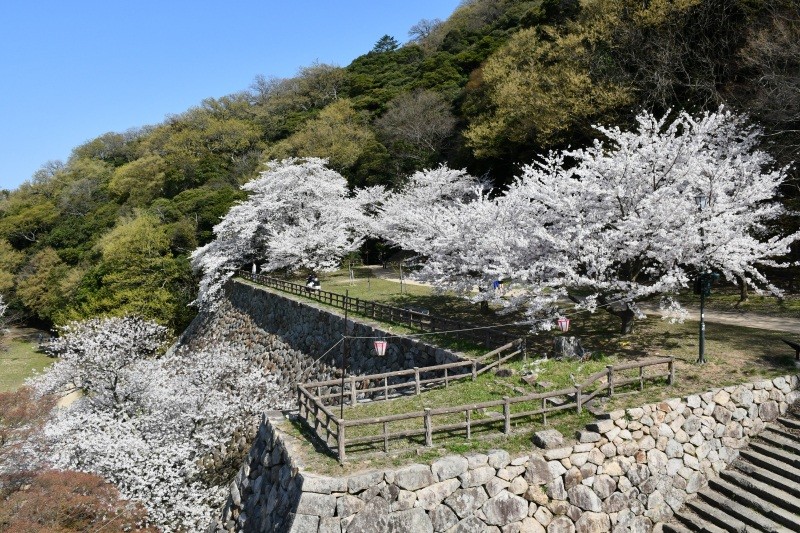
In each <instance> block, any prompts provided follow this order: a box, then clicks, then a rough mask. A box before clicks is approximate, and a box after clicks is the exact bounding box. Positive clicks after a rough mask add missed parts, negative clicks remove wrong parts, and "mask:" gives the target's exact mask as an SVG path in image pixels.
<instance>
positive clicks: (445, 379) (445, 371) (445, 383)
mask: <svg viewBox="0 0 800 533" xmlns="http://www.w3.org/2000/svg"><path fill="white" fill-rule="evenodd" d="M444 388H445V389H446V388H447V369H446V368H445V369H444Z"/></svg>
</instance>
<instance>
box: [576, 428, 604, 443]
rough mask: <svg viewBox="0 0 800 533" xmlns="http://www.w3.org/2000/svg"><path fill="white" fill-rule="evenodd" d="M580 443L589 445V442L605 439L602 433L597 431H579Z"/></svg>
mask: <svg viewBox="0 0 800 533" xmlns="http://www.w3.org/2000/svg"><path fill="white" fill-rule="evenodd" d="M577 435H578V442H581V443H588V442H597V441H599V440H600V439H602V438H603V437H602V436H601V435H600V433H597V432H595V431H578V434H577Z"/></svg>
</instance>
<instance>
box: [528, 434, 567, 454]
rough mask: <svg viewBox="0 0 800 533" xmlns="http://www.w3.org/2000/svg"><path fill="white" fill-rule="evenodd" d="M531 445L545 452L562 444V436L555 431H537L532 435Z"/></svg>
mask: <svg viewBox="0 0 800 533" xmlns="http://www.w3.org/2000/svg"><path fill="white" fill-rule="evenodd" d="M533 443H534V444H535V445H536V446H538V447H539V448H544V449H546V450H549V449H551V448H558V447H559V446H561V445H562V444H563V443H564V435H562V434H561V432H560V431H558V430H555V429H546V430H543V431H537V432H535V433H534V434H533Z"/></svg>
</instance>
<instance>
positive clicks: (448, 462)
mask: <svg viewBox="0 0 800 533" xmlns="http://www.w3.org/2000/svg"><path fill="white" fill-rule="evenodd" d="M467 468H469V461H468V460H467V459H466V457H461V456H460V455H450V456H447V457H442V458H441V459H439V460H437V461H434V462H433V464H432V465H431V472H432V473H433V475H434V476H435V477H436V478H437V480H438V481H444V480H445V479H452V478H454V477H458V476H460V475H461V474H463V473H464V472H466V471H467Z"/></svg>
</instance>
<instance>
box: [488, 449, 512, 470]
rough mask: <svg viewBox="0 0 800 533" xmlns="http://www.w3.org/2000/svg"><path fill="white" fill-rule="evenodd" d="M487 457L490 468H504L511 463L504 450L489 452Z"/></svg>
mask: <svg viewBox="0 0 800 533" xmlns="http://www.w3.org/2000/svg"><path fill="white" fill-rule="evenodd" d="M488 456H489V466H491V467H492V468H498V469H499V468H505V467H506V466H508V465H509V464H510V463H511V456H510V455H508V452H507V451H505V450H490V451H489V453H488Z"/></svg>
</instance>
